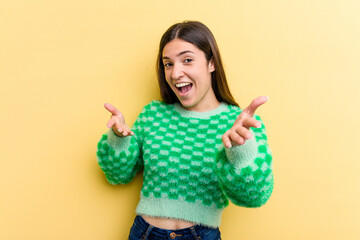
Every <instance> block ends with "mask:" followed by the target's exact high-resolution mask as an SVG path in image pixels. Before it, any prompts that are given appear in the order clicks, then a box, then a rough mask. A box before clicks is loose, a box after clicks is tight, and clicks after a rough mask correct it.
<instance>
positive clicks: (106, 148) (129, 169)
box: [96, 108, 146, 185]
mask: <svg viewBox="0 0 360 240" xmlns="http://www.w3.org/2000/svg"><path fill="white" fill-rule="evenodd" d="M145 115H146V109H145V108H144V109H143V111H142V112H141V113H140V114H139V116H138V117H137V119H136V121H135V123H134V125H133V126H132V129H131V130H132V131H133V132H134V135H133V136H128V137H118V136H117V135H116V134H115V133H114V132H113V130H112V129H111V128H110V129H109V131H108V132H107V133H105V134H104V135H103V136H102V137H101V139H100V141H99V142H98V145H97V153H96V155H97V160H98V163H99V165H100V168H101V169H102V170H103V172H104V173H105V176H106V179H107V180H108V182H109V183H111V184H114V185H115V184H126V183H128V182H130V181H131V180H132V179H133V178H134V177H135V175H136V173H137V172H139V171H140V170H141V169H142V168H143V161H142V141H143V132H144V124H145V121H146V117H145Z"/></svg>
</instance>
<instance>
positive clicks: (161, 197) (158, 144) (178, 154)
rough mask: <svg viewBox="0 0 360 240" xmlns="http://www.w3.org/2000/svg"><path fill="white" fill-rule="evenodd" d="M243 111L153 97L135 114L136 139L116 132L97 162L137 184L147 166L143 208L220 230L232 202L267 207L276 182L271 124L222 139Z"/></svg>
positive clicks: (107, 137) (112, 177) (118, 178)
mask: <svg viewBox="0 0 360 240" xmlns="http://www.w3.org/2000/svg"><path fill="white" fill-rule="evenodd" d="M241 111H242V110H241V109H240V108H238V107H236V106H232V105H227V104H225V103H221V104H220V106H219V107H217V108H216V109H214V110H211V111H208V112H193V111H187V110H185V109H183V108H182V107H181V105H180V104H171V105H168V104H165V103H163V102H161V101H152V102H151V103H150V104H148V105H146V106H145V107H144V108H143V110H142V112H141V113H140V115H139V116H138V118H137V119H136V121H135V123H134V125H133V127H132V131H133V132H134V135H133V136H128V137H118V136H117V135H115V134H114V133H113V131H112V129H109V131H108V132H107V133H106V134H104V135H103V136H102V138H101V140H100V141H99V143H98V148H97V159H98V163H99V165H100V167H101V169H102V170H103V171H104V173H105V176H106V178H107V180H108V181H109V182H110V183H111V184H125V183H128V182H130V181H131V180H132V179H133V178H134V176H135V175H136V173H137V172H139V171H140V170H141V169H143V186H142V189H141V193H140V201H139V203H138V205H137V208H136V213H137V214H139V215H146V216H152V217H164V218H173V219H182V220H186V221H190V222H194V223H197V224H201V225H204V226H209V227H218V226H220V222H221V215H222V212H223V211H224V209H225V207H226V206H227V205H228V204H229V200H230V201H231V202H233V203H234V204H236V205H238V206H244V207H260V206H262V205H263V204H265V202H267V200H268V199H269V197H270V195H271V193H272V190H273V185H274V180H273V173H272V154H271V150H270V148H269V146H268V144H267V135H266V132H265V127H264V124H263V123H262V121H261V119H260V117H259V116H257V115H255V116H254V118H255V119H256V120H258V121H260V122H261V127H260V128H251V129H250V131H251V132H252V134H253V137H252V138H251V139H249V140H247V141H246V143H245V144H243V145H239V146H235V147H231V148H225V147H224V145H223V143H222V141H221V137H222V135H223V134H224V133H225V132H226V131H227V130H228V129H230V128H231V127H232V125H233V124H234V121H235V120H236V118H237V116H238V115H239V114H240V113H241Z"/></svg>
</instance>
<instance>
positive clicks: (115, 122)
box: [104, 103, 134, 137]
mask: <svg viewBox="0 0 360 240" xmlns="http://www.w3.org/2000/svg"><path fill="white" fill-rule="evenodd" d="M104 107H105V108H106V110H108V111H109V112H110V113H111V117H110V120H109V121H108V123H107V127H108V128H112V130H113V132H114V133H115V134H116V135H117V136H119V137H126V136H129V135H134V132H133V131H131V130H130V128H129V127H128V126H127V125H126V123H125V118H124V115H123V114H122V113H121V112H120V111H119V110H118V109H116V108H115V107H114V106H113V105H111V104H110V103H105V105H104Z"/></svg>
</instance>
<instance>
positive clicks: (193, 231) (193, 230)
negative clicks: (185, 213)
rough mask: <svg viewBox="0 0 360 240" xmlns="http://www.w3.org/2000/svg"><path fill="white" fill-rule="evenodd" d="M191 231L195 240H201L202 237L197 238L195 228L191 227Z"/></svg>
mask: <svg viewBox="0 0 360 240" xmlns="http://www.w3.org/2000/svg"><path fill="white" fill-rule="evenodd" d="M190 230H191V233H192V235H193V236H194V238H195V239H196V240H198V239H201V238H200V237H198V236H197V234H196V232H195V228H194V227H191V228H190Z"/></svg>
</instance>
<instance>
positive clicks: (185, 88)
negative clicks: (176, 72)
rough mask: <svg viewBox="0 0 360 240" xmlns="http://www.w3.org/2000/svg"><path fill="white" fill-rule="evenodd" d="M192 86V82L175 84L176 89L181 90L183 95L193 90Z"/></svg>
mask: <svg viewBox="0 0 360 240" xmlns="http://www.w3.org/2000/svg"><path fill="white" fill-rule="evenodd" d="M192 86H193V84H192V83H178V84H175V87H176V89H177V90H178V91H179V92H180V94H181V95H185V94H187V93H188V92H189V91H190V90H191V88H192Z"/></svg>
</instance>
